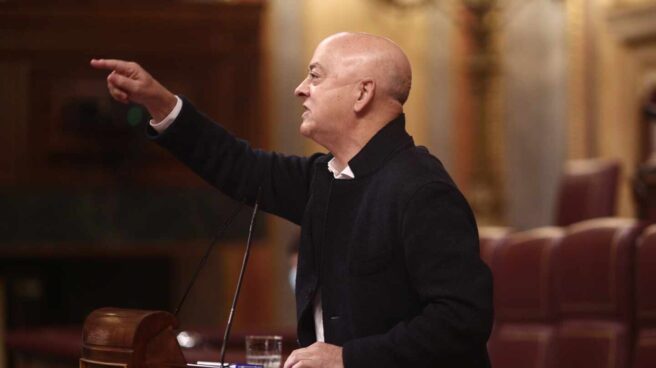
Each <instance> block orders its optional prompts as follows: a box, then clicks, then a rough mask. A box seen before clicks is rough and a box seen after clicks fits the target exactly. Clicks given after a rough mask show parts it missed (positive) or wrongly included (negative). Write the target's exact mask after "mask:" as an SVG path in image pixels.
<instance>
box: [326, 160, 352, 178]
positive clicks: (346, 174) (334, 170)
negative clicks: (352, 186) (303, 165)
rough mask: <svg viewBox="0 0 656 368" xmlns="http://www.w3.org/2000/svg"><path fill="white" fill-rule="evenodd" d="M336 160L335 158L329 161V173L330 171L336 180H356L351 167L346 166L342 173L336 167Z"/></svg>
mask: <svg viewBox="0 0 656 368" xmlns="http://www.w3.org/2000/svg"><path fill="white" fill-rule="evenodd" d="M335 165H336V163H335V158H334V157H333V158H332V159H330V161H328V171H330V172H331V173H332V174H333V176H334V177H335V179H345V180H350V179H355V174H353V171H352V170H351V167H349V165H346V167H345V168H344V169H342V171H337V168H336V167H335Z"/></svg>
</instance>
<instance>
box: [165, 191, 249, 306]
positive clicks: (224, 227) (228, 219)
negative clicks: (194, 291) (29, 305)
mask: <svg viewBox="0 0 656 368" xmlns="http://www.w3.org/2000/svg"><path fill="white" fill-rule="evenodd" d="M245 201H246V200H245V199H243V200H242V201H241V202H240V203H239V205H238V206H237V207H235V209H234V211H233V212H232V213H231V214H230V216H228V217H226V219H225V221H224V222H223V224H222V225H221V226H220V227H219V229H218V230H217V232H216V234H215V235H214V238H213V239H212V242H210V245H209V246H208V247H207V249H206V250H205V254H204V255H203V258H201V259H200V262H198V266H196V270H195V271H194V275H193V276H192V278H191V281H190V282H189V284H188V285H187V290H185V292H184V294H183V295H182V299H181V300H180V303H178V307H177V308H175V313H173V314H174V315H175V317H176V318H177V317H178V313H179V312H180V310H181V309H182V305H184V302H185V300H187V296H188V295H189V292H190V291H191V288H192V287H193V286H194V284H195V283H196V279H197V278H198V274H200V270H202V269H203V267H204V266H205V263H207V259H208V258H209V256H210V253H212V249H213V248H214V244H216V242H217V241H218V240H219V239H220V238H222V237H223V234H224V233H225V231H226V230H227V229H228V227H229V226H230V224H232V222H233V221H234V220H235V218H236V217H237V215H238V214H239V212H241V209H242V208H243V207H244V202H245ZM256 205H257V204H256ZM251 225H252V223H251Z"/></svg>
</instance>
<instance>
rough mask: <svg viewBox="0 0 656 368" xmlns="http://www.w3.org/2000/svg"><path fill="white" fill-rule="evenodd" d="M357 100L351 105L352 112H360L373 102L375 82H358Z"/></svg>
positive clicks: (371, 80)
mask: <svg viewBox="0 0 656 368" xmlns="http://www.w3.org/2000/svg"><path fill="white" fill-rule="evenodd" d="M356 94H357V96H356V97H357V98H356V100H355V104H354V105H353V111H355V112H356V113H357V112H362V111H363V110H364V109H365V108H366V107H367V106H368V105H369V104H370V103H371V101H373V99H374V96H375V94H376V82H374V81H373V79H363V80H361V81H360V82H358V85H357V89H356Z"/></svg>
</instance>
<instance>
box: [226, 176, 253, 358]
mask: <svg viewBox="0 0 656 368" xmlns="http://www.w3.org/2000/svg"><path fill="white" fill-rule="evenodd" d="M261 192H262V187H259V188H258V189H257V198H256V199H255V206H254V207H253V214H252V215H251V224H250V226H249V227H248V239H247V240H246V250H245V251H244V259H243V261H242V262H241V270H240V271H239V279H238V280H237V290H235V295H234V297H233V298H232V306H231V307H230V316H229V317H228V324H227V325H226V329H225V334H224V335H223V344H222V345H221V360H219V362H221V365H220V366H219V367H221V368H223V361H224V359H225V352H226V344H227V343H228V338H229V337H230V329H231V328H232V321H233V318H234V316H235V309H236V308H237V300H238V299H239V292H240V291H241V284H242V282H243V281H244V273H245V272H246V265H247V264H248V257H249V256H250V254H251V242H252V240H253V228H254V227H255V215H257V209H258V207H259V206H260V194H261Z"/></svg>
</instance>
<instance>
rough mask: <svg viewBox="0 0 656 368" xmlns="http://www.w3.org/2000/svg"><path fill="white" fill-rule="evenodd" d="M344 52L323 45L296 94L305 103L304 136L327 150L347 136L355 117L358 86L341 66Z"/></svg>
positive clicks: (328, 42) (316, 51) (328, 45)
mask: <svg viewBox="0 0 656 368" xmlns="http://www.w3.org/2000/svg"><path fill="white" fill-rule="evenodd" d="M341 55H342V52H341V51H340V50H339V48H336V47H334V45H333V46H332V47H331V42H330V41H327V42H326V41H324V42H322V43H321V44H319V46H318V47H317V49H316V50H315V51H314V55H313V56H312V60H311V61H310V66H309V67H308V75H307V77H306V78H305V79H304V80H303V81H302V82H301V84H299V85H298V87H296V90H295V91H294V94H295V95H296V96H298V97H301V99H302V100H303V116H302V118H303V122H302V123H301V127H300V131H301V134H302V135H304V136H306V137H308V138H311V139H313V140H314V141H315V142H317V143H319V144H321V145H323V146H326V144H328V145H330V143H331V142H333V141H334V140H335V138H336V137H337V136H339V135H340V134H343V133H344V131H343V130H344V128H345V127H346V123H347V122H348V120H349V118H350V117H351V116H352V115H353V99H352V95H353V87H354V86H355V82H357V81H356V80H355V79H354V78H353V77H352V76H351V73H348V71H347V70H346V68H345V67H344V66H343V65H342V63H341Z"/></svg>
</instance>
